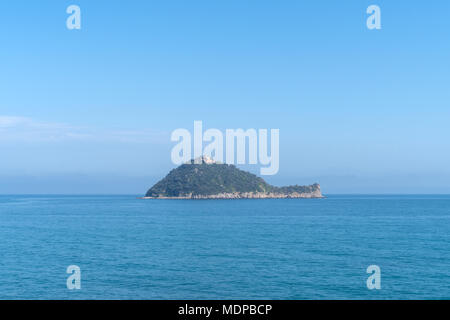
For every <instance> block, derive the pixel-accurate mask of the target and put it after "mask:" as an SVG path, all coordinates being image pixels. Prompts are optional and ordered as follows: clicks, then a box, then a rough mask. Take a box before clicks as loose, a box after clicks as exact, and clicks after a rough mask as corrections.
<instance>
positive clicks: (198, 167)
mask: <svg viewBox="0 0 450 320" xmlns="http://www.w3.org/2000/svg"><path fill="white" fill-rule="evenodd" d="M145 197H146V198H188V199H190V198H192V199H198V198H223V199H232V198H321V197H322V194H321V192H320V186H319V184H313V185H310V186H298V185H295V186H288V187H275V186H272V185H270V184H268V183H267V182H265V181H264V180H263V179H262V178H260V177H258V176H256V175H254V174H252V173H249V172H246V171H243V170H240V169H238V168H236V167H235V166H234V165H228V164H221V163H215V162H213V161H212V160H211V159H209V158H206V157H203V158H202V159H201V161H200V163H194V161H193V160H191V162H190V163H187V164H183V165H181V166H179V167H178V168H176V169H173V170H172V171H170V172H169V174H168V175H167V176H166V177H165V178H164V179H162V180H161V181H159V182H158V183H156V184H155V185H154V186H153V187H152V188H150V189H149V190H148V192H147V194H146V196H145Z"/></svg>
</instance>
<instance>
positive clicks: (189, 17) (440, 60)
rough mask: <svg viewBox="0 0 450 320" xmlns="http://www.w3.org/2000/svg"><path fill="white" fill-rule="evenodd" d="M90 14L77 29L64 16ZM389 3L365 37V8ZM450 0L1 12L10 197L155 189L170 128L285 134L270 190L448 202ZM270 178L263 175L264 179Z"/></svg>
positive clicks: (1, 97) (4, 166) (81, 1)
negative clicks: (436, 197)
mask: <svg viewBox="0 0 450 320" xmlns="http://www.w3.org/2000/svg"><path fill="white" fill-rule="evenodd" d="M71 4H76V5H79V6H80V8H81V30H68V29H67V28H66V18H67V17H68V14H67V13H66V8H67V7H68V6H69V5H71ZM371 4H377V5H378V6H380V8H381V24H382V29H381V30H368V29H367V27H366V19H367V17H368V15H367V14H366V8H367V7H368V6H369V5H371ZM449 13H450V2H449V1H447V0H441V1H438V0H435V1H401V0H397V1H380V0H377V1H365V0H359V1H356V0H354V1H331V0H330V1H323V0H315V1H300V0H295V1H294V0H293V1H290V0H283V1H274V0H271V1H267V0H254V1H253V0H252V1H245V0H227V1H224V0H217V1H211V0H176V1H174V0H164V1H133V0H130V1H100V0H96V1H87V0H73V1H62V0H54V1H49V0H47V1H45V0H40V1H24V0H15V1H2V2H0V43H1V45H0V150H1V153H0V193H144V192H145V191H146V189H147V188H148V187H150V186H151V185H152V184H153V183H154V182H156V180H157V179H159V178H161V177H163V176H164V175H165V174H166V173H167V171H168V170H170V169H171V168H173V167H174V165H173V164H172V163H171V161H170V150H171V148H172V147H173V145H174V143H172V142H171V141H170V133H171V132H172V131H173V130H174V129H177V128H186V129H189V130H192V127H193V121H194V120H202V121H203V125H204V127H205V128H206V129H207V128H218V129H221V130H224V129H225V128H244V129H246V128H256V129H258V128H267V129H270V128H278V129H280V170H279V173H278V174H277V175H275V176H270V177H265V178H266V180H267V181H268V182H271V183H274V184H278V185H282V184H308V183H312V182H319V183H320V184H321V185H322V189H323V192H324V193H325V194H326V193H450V168H449V163H450V148H449V145H450V125H449V122H450V121H449V120H450V18H449ZM254 171H255V172H258V170H254Z"/></svg>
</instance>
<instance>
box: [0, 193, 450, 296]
mask: <svg viewBox="0 0 450 320" xmlns="http://www.w3.org/2000/svg"><path fill="white" fill-rule="evenodd" d="M69 266H77V267H78V268H79V271H80V272H79V280H80V281H79V284H80V288H79V289H76V288H75V289H69V287H70V286H69V287H68V284H67V283H68V281H67V280H68V278H69V277H71V276H73V274H71V273H67V269H68V267H69ZM369 266H377V267H378V268H379V272H378V273H377V277H378V278H377V279H378V280H379V284H380V286H379V289H377V288H372V289H369V287H368V285H367V280H368V278H369V277H371V276H372V275H373V274H372V273H370V272H369V273H368V272H367V269H368V267H369ZM70 279H73V278H70ZM71 281H72V280H71ZM71 281H69V282H71ZM71 283H72V282H71ZM73 283H75V282H73ZM0 299H450V196H449V195H326V198H325V199H241V200H142V199H138V195H123V196H118V195H111V196H106V195H99V196H81V195H76V196H70V195H67V196H65V195H64V196H63V195H58V196H54V195H36V196H34V195H33V196H32V195H12V196H0Z"/></svg>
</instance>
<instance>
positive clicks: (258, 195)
mask: <svg viewBox="0 0 450 320" xmlns="http://www.w3.org/2000/svg"><path fill="white" fill-rule="evenodd" d="M300 198H303V199H313V198H314V199H316V198H317V199H320V198H325V197H324V196H323V195H322V193H321V192H320V189H319V190H315V191H313V192H310V193H298V192H292V193H286V194H285V193H274V192H270V193H266V192H234V193H219V194H211V195H193V194H187V195H184V196H178V197H166V196H159V197H142V198H140V199H300Z"/></svg>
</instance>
